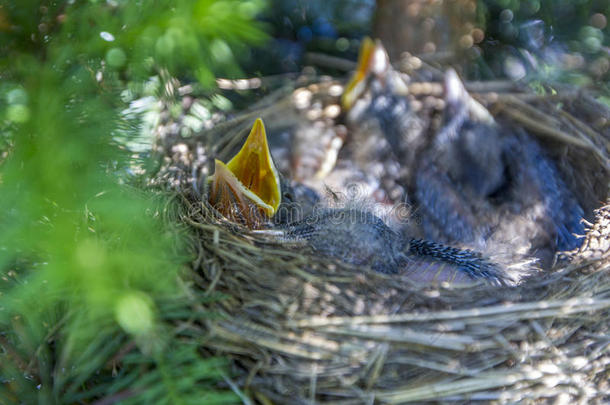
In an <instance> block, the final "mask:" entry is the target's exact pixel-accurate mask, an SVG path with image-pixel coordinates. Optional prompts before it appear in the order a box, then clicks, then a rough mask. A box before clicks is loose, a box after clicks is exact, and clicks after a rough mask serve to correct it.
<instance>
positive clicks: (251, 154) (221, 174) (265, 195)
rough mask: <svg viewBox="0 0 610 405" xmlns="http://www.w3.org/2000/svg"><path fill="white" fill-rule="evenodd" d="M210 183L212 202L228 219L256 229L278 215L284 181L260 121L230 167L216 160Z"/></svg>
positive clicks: (258, 120) (209, 198)
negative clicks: (282, 182)
mask: <svg viewBox="0 0 610 405" xmlns="http://www.w3.org/2000/svg"><path fill="white" fill-rule="evenodd" d="M209 182H210V189H209V195H208V201H209V202H210V204H212V206H214V207H215V208H216V209H217V210H218V211H219V212H220V213H221V214H223V215H224V216H225V217H226V218H227V219H230V220H232V221H235V222H240V223H243V224H245V225H246V226H248V227H251V228H254V227H256V226H257V225H258V224H260V223H261V222H262V221H264V220H265V219H267V218H271V217H272V216H273V215H274V214H275V212H276V211H277V209H278V207H279V205H280V202H281V190H280V178H279V175H278V172H277V170H276V168H275V165H274V164H273V159H272V158H271V153H270V152H269V146H268V144H267V134H266V132H265V126H264V125H263V121H262V120H261V119H260V118H259V119H257V120H256V122H255V123H254V126H253V127H252V130H251V131H250V135H248V138H247V139H246V142H245V143H244V145H243V146H242V148H241V150H240V151H239V152H238V153H237V154H236V155H235V156H234V157H233V158H232V159H231V160H230V161H229V162H228V163H227V164H226V165H225V164H224V163H222V162H221V161H220V160H216V163H215V171H214V174H213V175H212V176H211V177H210V179H209Z"/></svg>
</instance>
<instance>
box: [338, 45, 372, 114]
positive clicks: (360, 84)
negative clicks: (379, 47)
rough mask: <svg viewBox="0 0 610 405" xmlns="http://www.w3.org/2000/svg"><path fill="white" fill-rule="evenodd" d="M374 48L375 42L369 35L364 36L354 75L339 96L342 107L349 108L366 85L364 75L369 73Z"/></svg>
mask: <svg viewBox="0 0 610 405" xmlns="http://www.w3.org/2000/svg"><path fill="white" fill-rule="evenodd" d="M374 48H375V42H373V40H372V39H371V38H369V37H365V38H364V39H363V40H362V44H360V50H359V51H358V66H357V68H356V71H355V72H354V75H353V76H352V78H351V79H350V81H349V82H348V83H347V86H345V90H344V91H343V95H342V96H341V105H342V106H343V108H344V109H346V110H349V109H350V108H351V107H352V105H353V104H354V102H355V101H356V99H357V98H358V97H359V96H360V94H361V93H362V92H363V91H364V87H365V86H366V82H365V79H366V76H367V75H368V74H369V70H370V66H371V58H372V57H373V50H374Z"/></svg>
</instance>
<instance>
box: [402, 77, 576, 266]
mask: <svg viewBox="0 0 610 405" xmlns="http://www.w3.org/2000/svg"><path fill="white" fill-rule="evenodd" d="M445 91H446V103H447V108H446V111H445V124H444V127H443V128H442V129H441V130H440V131H439V132H438V133H437V134H436V136H435V137H434V140H433V141H432V143H431V144H430V147H429V148H428V149H427V150H426V151H425V153H423V154H422V156H421V158H420V161H419V167H418V169H417V174H416V178H415V187H414V190H415V191H414V199H415V200H416V203H417V205H418V207H419V208H420V211H419V212H420V214H421V218H422V227H423V229H424V233H425V235H426V236H427V237H432V238H436V239H437V240H442V241H445V242H448V243H461V244H464V245H466V246H474V247H476V248H478V249H486V250H492V251H496V252H498V251H501V252H505V253H509V252H513V253H517V254H518V255H521V256H529V257H536V258H538V259H539V260H540V264H541V265H542V267H550V266H551V265H552V263H553V259H554V255H555V252H557V251H558V250H571V249H574V248H576V247H577V246H578V245H579V239H578V236H577V235H582V234H584V227H583V224H582V222H581V219H582V218H583V215H584V213H583V210H582V208H581V207H580V205H579V204H578V202H577V201H576V198H575V197H574V195H573V194H572V193H571V191H570V190H569V189H568V187H567V185H566V184H565V183H564V181H563V180H562V179H561V176H560V174H559V171H558V169H557V168H556V166H555V164H554V162H553V161H552V160H551V159H550V158H549V157H547V156H546V154H545V153H544V151H543V150H542V148H541V147H540V145H539V144H538V143H537V142H536V141H535V140H534V139H533V138H532V137H530V136H529V135H528V134H527V133H525V132H524V131H522V130H520V129H510V130H509V129H508V128H504V127H502V126H500V125H498V124H497V123H496V122H495V121H494V120H493V118H492V117H491V116H490V115H489V113H487V112H486V110H484V109H483V107H482V106H480V105H478V104H477V103H476V102H474V100H472V99H471V98H470V96H469V94H468V93H467V92H466V90H465V89H464V86H463V84H462V82H461V81H460V79H459V78H458V76H457V74H456V73H455V72H454V71H452V70H450V71H449V72H447V74H446V78H445Z"/></svg>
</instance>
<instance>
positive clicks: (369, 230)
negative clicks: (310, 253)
mask: <svg viewBox="0 0 610 405" xmlns="http://www.w3.org/2000/svg"><path fill="white" fill-rule="evenodd" d="M280 229H283V231H284V237H285V238H286V239H287V240H304V241H306V242H307V244H308V245H309V246H310V247H311V248H312V249H313V250H314V251H315V252H317V253H320V254H323V255H325V256H329V257H332V258H335V259H339V260H341V261H344V262H346V263H349V264H353V265H357V266H369V267H371V268H372V269H373V270H376V271H378V272H381V273H386V274H408V275H409V279H411V280H412V281H416V282H417V281H426V282H431V281H437V282H438V281H458V282H477V281H485V282H487V283H490V284H494V285H507V284H510V283H512V282H513V280H512V279H510V277H509V276H508V275H507V274H505V273H504V271H503V270H502V269H501V268H500V267H499V266H498V265H496V264H494V263H492V262H490V261H488V260H487V259H485V258H484V257H483V256H481V255H480V254H478V253H475V252H473V251H470V250H463V249H462V250H460V249H456V248H452V247H449V246H443V245H441V244H438V243H435V242H430V241H424V240H418V239H412V238H409V237H407V236H404V235H401V234H399V233H397V232H395V231H393V230H392V229H390V228H389V227H388V226H387V225H386V224H385V223H384V222H383V221H382V220H381V219H380V218H378V217H376V216H375V215H373V214H372V213H370V212H367V211H361V210H358V209H353V208H347V209H324V210H320V211H317V212H315V213H313V214H312V215H311V216H309V217H307V218H305V219H304V220H302V221H299V222H296V223H291V224H288V225H284V226H282V227H281V228H280Z"/></svg>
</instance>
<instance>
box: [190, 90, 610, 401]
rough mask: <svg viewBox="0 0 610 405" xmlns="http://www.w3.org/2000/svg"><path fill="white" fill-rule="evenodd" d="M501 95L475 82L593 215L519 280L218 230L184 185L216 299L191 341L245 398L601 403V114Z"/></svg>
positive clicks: (604, 223)
mask: <svg viewBox="0 0 610 405" xmlns="http://www.w3.org/2000/svg"><path fill="white" fill-rule="evenodd" d="M476 86H482V87H481V88H479V89H478V91H477V89H474V88H475V87H476ZM494 86H496V87H494ZM497 86H499V85H497V84H485V83H483V84H481V83H478V84H470V87H471V90H473V89H474V91H475V92H476V94H475V97H477V99H479V100H480V101H481V102H483V103H484V104H486V105H487V106H488V107H489V109H490V111H491V112H492V113H493V114H494V115H495V116H496V118H497V119H499V120H504V121H506V122H510V123H513V124H514V125H521V126H523V127H525V128H526V129H528V130H529V131H530V132H531V133H533V134H536V135H540V136H541V137H540V139H541V141H542V142H543V143H544V145H545V146H546V147H547V148H548V150H549V151H550V152H551V154H552V155H553V157H554V158H555V159H556V161H558V162H559V166H560V167H561V169H562V173H564V174H565V176H566V178H567V180H568V183H570V185H571V186H572V187H573V188H574V189H575V190H578V191H579V195H580V196H581V200H582V201H584V202H586V204H585V203H583V205H584V206H585V208H586V210H588V212H589V213H590V214H591V215H590V217H589V220H590V224H589V225H588V233H587V236H586V238H585V241H584V243H583V245H582V247H581V249H580V250H579V251H577V252H571V253H569V254H566V255H565V256H566V257H567V260H563V261H560V263H561V264H560V265H557V266H555V268H554V269H553V270H552V271H549V272H545V273H539V274H537V275H534V276H532V277H531V278H529V279H528V280H526V281H525V282H523V283H521V284H520V285H518V286H515V287H506V286H502V287H500V286H492V285H486V284H474V285H452V284H447V283H445V284H443V283H441V284H430V285H423V286H422V285H421V284H413V283H412V282H411V281H410V280H409V279H408V278H407V277H401V276H396V275H387V274H380V273H377V272H374V271H372V270H370V269H366V268H358V267H354V266H350V265H348V264H343V263H341V262H337V261H334V260H331V259H328V258H324V257H320V256H319V255H316V254H314V253H313V252H311V251H310V250H308V249H307V248H306V247H304V246H302V245H299V244H298V243H285V242H280V241H278V240H276V239H275V238H273V236H272V235H268V234H266V233H261V232H253V231H250V230H248V229H246V228H243V227H241V226H239V225H236V224H234V223H230V222H228V221H227V220H225V219H223V218H222V217H221V216H220V215H219V214H218V213H217V212H216V211H215V210H214V209H213V208H211V207H210V206H209V204H208V203H207V202H206V201H205V199H201V198H200V197H199V196H198V194H197V193H196V192H193V190H192V189H191V188H190V187H189V186H188V185H186V186H184V189H183V190H181V193H180V198H181V201H182V204H181V205H182V207H183V208H182V211H181V214H180V217H179V220H180V221H181V222H183V223H184V224H186V226H187V227H188V228H189V229H190V230H191V232H190V235H191V239H190V240H191V242H192V246H193V252H194V255H193V256H194V259H193V261H192V272H189V274H188V275H187V278H188V279H189V281H190V283H191V286H192V288H194V289H201V290H203V291H204V292H205V294H206V295H209V296H210V297H217V296H218V295H219V294H220V296H222V298H221V299H211V300H209V301H206V302H203V303H200V304H197V305H200V306H203V307H204V308H205V309H206V310H207V311H209V312H211V313H213V314H214V315H215V316H214V317H213V318H211V319H209V320H207V321H206V324H205V329H204V330H205V336H203V337H201V338H200V339H198V342H200V343H199V344H200V347H201V350H202V351H203V352H205V353H209V354H213V355H221V356H225V357H228V358H229V359H230V362H231V363H230V364H231V370H230V371H231V373H230V375H229V376H228V377H227V378H226V379H225V382H226V383H227V384H228V385H229V386H230V387H231V389H233V390H234V391H235V392H236V393H238V395H240V396H241V398H242V400H243V402H244V403H261V404H271V403H290V404H300V403H303V404H305V403H307V404H312V403H329V404H330V403H332V404H352V403H353V404H359V403H371V404H372V403H407V402H423V401H443V402H444V401H452V402H453V401H498V402H517V401H525V402H534V401H540V400H543V401H546V400H561V401H562V402H566V403H568V402H569V403H572V402H575V401H579V402H604V401H607V400H608V397H609V395H610V386H609V384H608V381H610V378H609V377H610V376H609V374H610V352H609V346H608V345H609V344H610V341H609V340H608V325H609V324H610V323H609V319H610V277H609V276H610V270H609V269H610V261H609V260H608V255H609V254H610V253H609V250H608V248H609V247H610V206H602V207H600V205H601V203H600V201H604V200H605V199H606V198H607V191H608V190H607V187H608V179H609V178H608V168H610V165H608V160H607V152H608V151H607V149H606V148H607V146H608V142H609V141H610V134H608V132H609V129H608V128H609V127H608V123H607V119H608V117H609V115H605V114H607V110H606V111H605V112H603V111H602V112H601V113H600V111H599V110H598V109H599V108H602V107H600V105H599V104H598V103H596V102H594V101H593V100H591V99H590V97H589V96H587V95H586V94H584V93H580V92H579V93H569V92H566V93H565V94H561V95H551V96H537V95H533V94H530V93H527V92H520V93H519V94H516V93H515V92H514V91H513V89H512V88H502V89H501V90H500V91H499V90H498V88H497ZM500 87H502V86H500ZM604 118H605V119H606V121H605V124H604V123H603V122H601V121H599V120H603V119H604ZM595 120H598V121H595ZM600 122H601V126H600V125H598V124H600ZM236 136H239V137H240V139H243V133H239V134H238V135H236ZM187 143H188V142H187ZM192 145H194V144H192ZM192 145H190V146H192ZM190 146H189V147H190ZM191 150H192V149H191ZM183 164H184V165H186V169H187V170H186V173H193V170H191V169H192V167H191V166H192V165H193V164H194V163H193V161H191V162H186V163H184V162H183ZM594 208H595V209H596V210H595V211H594V210H593V209H594ZM198 309H200V307H199V308H198ZM194 310H195V309H194Z"/></svg>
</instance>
